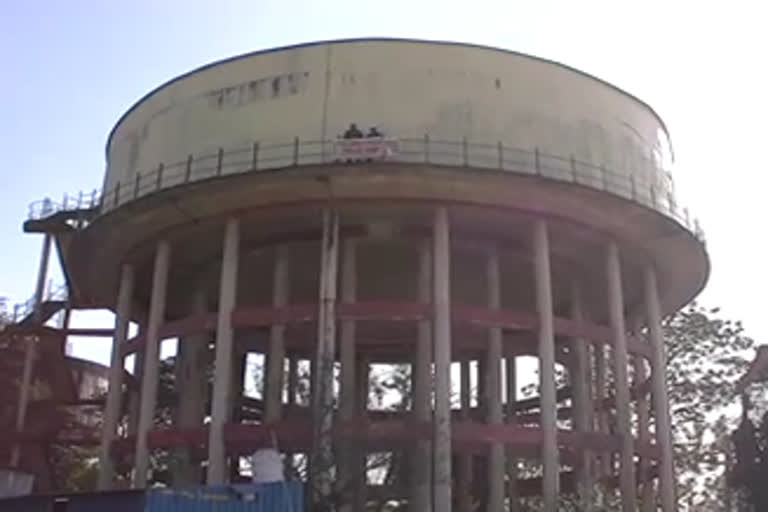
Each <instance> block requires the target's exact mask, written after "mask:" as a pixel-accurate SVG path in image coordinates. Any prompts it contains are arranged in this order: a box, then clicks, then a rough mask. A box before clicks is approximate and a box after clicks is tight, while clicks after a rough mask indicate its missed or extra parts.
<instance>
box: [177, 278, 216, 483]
mask: <svg viewBox="0 0 768 512" xmlns="http://www.w3.org/2000/svg"><path fill="white" fill-rule="evenodd" d="M207 312H208V300H207V297H206V292H205V288H203V287H202V286H199V287H198V289H197V290H195V291H194V292H193V293H192V297H191V300H190V304H189V314H191V315H203V314H205V313H207ZM208 341H209V337H208V334H207V333H205V332H200V333H196V334H193V335H190V336H184V337H183V338H180V339H179V344H178V351H177V353H176V390H177V393H178V396H179V403H178V407H177V409H176V415H175V418H174V421H175V422H176V424H177V426H178V427H180V428H185V429H187V428H199V427H202V426H203V418H204V416H205V406H206V402H207V399H208V378H207V377H208V375H207V366H208V357H209V356H208ZM175 454H176V461H177V464H176V467H175V468H174V472H173V475H172V479H173V485H174V486H189V485H199V484H200V483H201V480H202V475H201V468H200V465H199V464H198V463H197V462H196V461H195V460H194V449H193V448H192V447H189V446H185V447H181V448H179V449H178V450H176V451H175Z"/></svg>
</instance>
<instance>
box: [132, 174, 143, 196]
mask: <svg viewBox="0 0 768 512" xmlns="http://www.w3.org/2000/svg"><path fill="white" fill-rule="evenodd" d="M140 186H141V173H140V172H137V173H136V182H135V183H134V185H133V198H134V199H136V198H137V197H139V187H140Z"/></svg>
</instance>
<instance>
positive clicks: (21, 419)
mask: <svg viewBox="0 0 768 512" xmlns="http://www.w3.org/2000/svg"><path fill="white" fill-rule="evenodd" d="M52 238H53V237H52V235H51V234H50V233H46V234H45V235H44V237H43V247H42V249H41V251H40V266H39V267H38V271H37V285H36V286H35V302H34V305H33V308H34V309H33V313H32V314H33V319H34V322H35V324H42V323H43V311H42V304H43V298H44V297H43V296H44V295H45V282H46V279H47V277H48V262H49V261H50V259H51V242H52ZM24 341H25V346H24V366H23V369H22V372H21V385H20V386H19V400H18V403H17V406H16V425H15V426H16V432H22V431H23V430H24V425H25V424H26V422H27V407H28V405H29V393H30V390H31V388H32V380H33V376H34V375H33V374H34V366H35V360H36V359H37V343H38V339H37V336H31V337H28V338H27V337H25V338H24ZM20 459H21V446H20V445H18V444H15V445H13V448H12V449H11V459H10V466H11V467H12V468H15V467H17V466H18V465H19V460H20Z"/></svg>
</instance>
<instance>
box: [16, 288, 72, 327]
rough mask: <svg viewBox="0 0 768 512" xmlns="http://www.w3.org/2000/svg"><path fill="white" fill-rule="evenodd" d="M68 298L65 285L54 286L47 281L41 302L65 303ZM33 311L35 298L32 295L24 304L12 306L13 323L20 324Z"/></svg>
mask: <svg viewBox="0 0 768 512" xmlns="http://www.w3.org/2000/svg"><path fill="white" fill-rule="evenodd" d="M68 297H69V293H68V291H67V285H66V284H58V285H54V284H53V282H52V281H48V285H47V286H46V289H45V293H43V302H48V301H66V300H67V298H68ZM34 310H35V297H34V295H33V296H32V297H30V298H29V299H27V300H26V301H25V302H20V303H17V304H14V306H13V323H16V322H21V321H22V320H24V319H25V318H26V317H28V316H29V315H30V314H32V312H33V311H34Z"/></svg>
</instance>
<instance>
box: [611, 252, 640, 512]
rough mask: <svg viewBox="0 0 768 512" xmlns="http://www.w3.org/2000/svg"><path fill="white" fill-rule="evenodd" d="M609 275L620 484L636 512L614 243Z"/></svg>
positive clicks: (628, 508) (626, 511) (627, 510)
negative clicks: (619, 442)
mask: <svg viewBox="0 0 768 512" xmlns="http://www.w3.org/2000/svg"><path fill="white" fill-rule="evenodd" d="M606 272H607V277H608V310H609V315H610V322H611V330H612V334H613V372H614V388H615V390H616V433H617V434H618V436H619V439H620V440H621V445H620V452H619V456H620V459H619V460H620V463H619V487H620V489H621V509H622V511H623V512H634V511H635V510H636V509H637V487H636V485H637V484H636V481H635V454H634V440H633V439H632V427H631V416H630V414H631V411H630V402H631V397H630V394H629V377H628V375H627V367H628V365H629V356H628V355H627V334H626V333H627V329H626V326H625V324H624V294H623V290H622V283H621V263H620V261H619V248H618V246H617V245H616V243H615V242H611V243H609V244H608V248H607V254H606Z"/></svg>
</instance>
